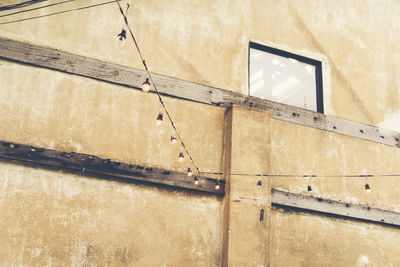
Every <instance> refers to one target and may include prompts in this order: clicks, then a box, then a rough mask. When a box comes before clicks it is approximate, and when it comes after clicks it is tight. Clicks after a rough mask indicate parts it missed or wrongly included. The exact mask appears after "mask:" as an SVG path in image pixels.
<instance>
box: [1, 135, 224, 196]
mask: <svg viewBox="0 0 400 267" xmlns="http://www.w3.org/2000/svg"><path fill="white" fill-rule="evenodd" d="M0 160H6V161H10V160H12V161H17V162H20V163H28V164H29V165H37V166H40V167H44V168H51V169H54V168H55V169H62V170H65V171H72V172H79V173H80V174H81V175H91V176H96V177H100V178H106V179H107V178H113V179H122V180H134V181H139V182H145V183H155V184H160V185H167V186H173V187H178V188H186V189H191V190H196V191H201V192H207V193H212V194H216V195H224V194H225V181H224V180H219V181H220V186H221V188H220V189H219V190H216V189H215V184H216V182H217V180H216V179H213V178H208V177H204V176H200V177H199V181H200V184H199V185H195V184H194V183H193V181H194V180H193V177H188V176H187V175H186V174H185V173H180V172H173V171H169V170H164V169H159V168H152V167H146V166H138V165H133V164H127V163H123V162H118V161H113V160H110V159H103V158H99V157H96V156H94V155H87V154H81V153H68V152H63V151H57V150H52V149H45V148H39V147H33V146H27V145H23V144H15V143H10V142H5V141H0Z"/></svg>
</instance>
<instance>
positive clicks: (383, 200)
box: [0, 0, 400, 266]
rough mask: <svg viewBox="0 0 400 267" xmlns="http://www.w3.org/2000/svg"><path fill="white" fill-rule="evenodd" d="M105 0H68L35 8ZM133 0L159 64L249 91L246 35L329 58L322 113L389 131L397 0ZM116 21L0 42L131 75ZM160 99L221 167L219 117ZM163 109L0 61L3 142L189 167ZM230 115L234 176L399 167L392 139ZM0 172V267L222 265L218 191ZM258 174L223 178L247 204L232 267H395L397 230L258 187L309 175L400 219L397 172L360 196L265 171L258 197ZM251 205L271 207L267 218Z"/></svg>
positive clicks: (205, 162)
mask: <svg viewBox="0 0 400 267" xmlns="http://www.w3.org/2000/svg"><path fill="white" fill-rule="evenodd" d="M5 2H7V3H8V2H9V3H14V2H15V1H5ZM83 2H84V3H83ZM99 2H101V1H99V0H96V1H95V0H91V1H79V2H78V1H75V2H71V3H69V4H65V5H59V6H57V7H52V8H49V9H42V10H39V11H35V12H32V13H30V14H29V16H33V15H44V14H46V13H48V12H56V11H60V10H63V9H66V8H75V7H79V6H83V5H84V4H95V3H99ZM128 2H129V3H130V4H131V8H130V10H129V20H130V23H131V25H132V26H133V29H134V32H135V34H136V36H137V39H138V41H139V44H140V45H141V48H142V51H143V54H144V56H145V58H146V61H147V64H148V66H149V67H150V69H151V70H152V71H154V72H156V73H160V74H164V75H168V76H172V77H176V78H179V79H183V80H188V81H191V82H196V83H201V84H206V85H211V86H215V87H219V88H222V89H226V90H232V91H235V92H241V93H247V90H248V88H247V64H248V63H247V60H248V59H247V52H248V42H249V40H257V41H260V42H262V43H265V44H271V45H274V46H276V47H281V48H285V49H288V50H290V51H297V52H299V53H302V54H304V55H306V56H310V57H313V58H317V59H320V60H322V61H323V64H324V74H323V75H324V87H325V96H324V97H325V99H324V100H325V103H326V111H327V113H329V114H331V115H335V116H338V117H342V118H346V119H351V120H355V121H359V122H363V123H367V124H372V125H378V124H379V125H381V126H383V127H387V128H392V129H398V128H396V127H398V125H397V124H393V122H395V121H396V120H397V119H398V117H397V116H396V114H397V112H398V110H400V94H399V84H400V80H399V79H400V78H399V76H398V75H396V73H398V72H399V70H400V60H399V57H400V51H399V48H398V47H399V46H398V43H399V41H400V40H399V38H400V34H399V31H400V29H399V27H398V25H400V24H399V22H400V21H399V17H398V16H396V14H398V13H399V11H400V4H399V3H398V2H396V1H372V0H371V1H306V0H305V1H227V0H225V1H224V0H220V1H202V2H196V1H189V0H188V1H186V0H184V1H181V0H180V1H149V0H148V1H128ZM124 4H125V2H124ZM42 5H44V4H42ZM27 16H28V15H17V16H15V17H12V18H23V17H27ZM10 18H11V17H8V18H7V19H6V18H0V23H1V22H3V21H7V20H8V19H10ZM122 26H123V23H122V19H121V17H120V14H119V11H118V9H117V6H116V4H112V5H107V6H101V7H96V8H93V9H89V10H82V11H77V12H73V13H67V14H63V15H57V16H54V17H48V18H42V19H37V20H33V21H30V22H21V23H14V24H9V25H0V36H2V37H8V38H12V39H15V40H22V41H26V42H30V43H33V44H37V45H41V46H50V47H54V48H58V49H61V50H64V51H68V52H71V53H75V54H79V55H84V56H88V57H92V58H97V59H101V60H105V61H108V62H114V63H118V64H122V65H126V66H130V67H134V68H141V64H140V60H139V58H138V55H137V53H136V51H135V50H134V49H133V47H132V41H131V40H128V43H127V44H126V45H125V46H123V47H119V46H117V45H116V43H115V37H116V34H117V33H118V32H119V31H120V30H121V28H122ZM165 101H166V105H167V107H168V108H169V110H170V112H171V115H172V116H173V118H174V119H175V122H176V125H177V128H178V129H179V132H180V133H181V135H182V137H183V139H184V140H185V143H186V145H187V147H188V149H189V151H190V152H191V153H192V154H193V158H194V159H195V160H196V162H197V163H198V165H199V166H200V168H201V170H203V171H221V170H222V168H223V166H222V164H223V162H222V161H223V157H222V155H223V135H224V111H225V110H224V109H222V108H217V107H212V106H206V105H202V104H197V103H191V102H186V101H182V100H178V99H172V98H165ZM160 110H161V108H160V106H159V104H158V102H157V99H156V97H155V96H154V95H152V94H145V93H143V92H140V91H136V90H127V89H126V88H123V87H120V86H115V85H110V84H106V83H102V82H99V81H95V80H90V79H87V78H83V77H77V76H72V75H68V74H63V73H58V72H54V71H50V70H45V69H38V68H34V67H30V66H24V65H20V64H16V63H11V62H7V61H3V60H2V61H0V139H1V140H8V141H12V142H20V143H25V144H31V145H36V146H41V147H46V148H52V149H58V150H63V151H74V152H81V153H87V154H95V155H98V156H101V157H105V158H112V159H115V160H121V161H125V162H129V163H135V164H141V165H149V166H157V167H161V168H165V169H171V170H177V171H184V170H185V168H187V165H182V164H179V163H178V161H177V155H178V153H179V149H178V147H177V146H171V145H170V144H169V142H168V139H169V136H170V135H171V129H170V128H169V127H167V126H166V125H163V126H161V127H157V125H156V124H155V118H156V116H157V114H158V112H159V111H160ZM236 114H237V115H236V116H235V117H234V118H233V119H234V129H235V132H234V134H235V135H234V138H235V140H236V142H235V143H234V144H233V145H234V146H235V148H236V150H235V149H233V153H235V154H234V155H236V159H235V160H236V161H235V162H236V164H235V165H234V166H233V168H232V171H234V172H239V171H240V172H245V171H246V172H247V173H257V172H269V173H275V174H302V175H303V174H371V173H372V174H376V173H397V174H399V173H400V167H399V166H400V164H399V159H400V157H399V156H400V151H399V149H397V148H394V147H390V146H385V145H381V144H377V143H373V142H369V141H364V140H359V139H355V138H351V137H346V136H342V135H337V134H333V133H328V132H324V131H320V130H315V129H311V128H307V127H303V126H298V125H294V124H291V123H287V122H282V121H277V120H273V119H269V117H268V115H267V114H266V113H259V112H254V111H249V110H246V109H243V110H242V109H239V111H237V113H236ZM393 114H394V115H393ZM249 122H251V123H249ZM258 123H259V124H261V125H262V127H261V126H259V125H258ZM255 133H257V134H256V135H255ZM255 136H257V137H255ZM263 136H265V138H263ZM245 142H246V146H244V145H242V144H244V143H245ZM245 147H247V148H248V149H247V150H246V149H245ZM0 174H1V175H0V189H1V197H0V216H1V218H2V220H0V227H1V228H2V229H6V230H5V231H2V232H1V233H0V248H1V249H0V253H1V254H0V258H1V260H3V261H2V262H1V260H0V263H2V264H5V265H6V263H11V264H14V265H23V264H24V265H27V266H29V265H35V264H36V265H37V266H42V265H46V264H48V265H74V266H75V265H80V264H81V265H85V264H94V265H98V266H103V265H106V264H110V265H112V264H115V265H116V266H118V265H121V264H130V265H134V266H162V264H165V265H166V266H218V265H219V264H220V260H221V253H222V252H221V251H222V247H223V244H222V243H223V242H222V231H223V230H222V229H223V226H222V221H223V218H222V217H223V212H222V208H223V201H222V199H221V198H216V197H213V196H210V195H202V194H192V193H189V192H186V191H180V190H172V189H161V188H158V187H153V186H149V185H138V184H134V183H133V184H123V183H119V182H116V181H104V180H99V179H94V178H91V179H89V178H86V177H81V176H79V175H72V174H66V173H61V172H54V171H45V170H42V169H32V168H28V167H23V166H20V165H16V164H10V163H1V164H0ZM258 179H259V177H246V178H244V177H236V178H235V180H233V182H235V183H236V187H234V189H235V190H236V191H233V192H232V194H236V195H233V196H232V197H237V198H236V200H237V199H240V197H245V198H246V199H247V200H246V201H242V202H240V201H239V202H235V203H234V204H232V208H233V209H235V207H236V209H235V210H233V211H232V214H231V216H232V220H233V221H232V227H233V226H234V227H233V228H232V229H231V230H232V235H233V237H232V239H230V242H231V243H232V246H233V247H232V246H231V249H232V251H233V252H231V253H236V255H237V258H233V261H232V266H234V265H233V264H234V263H237V265H236V266H245V265H246V263H247V264H248V266H254V265H255V264H259V265H262V264H268V263H270V264H271V266H287V265H293V266H296V265H298V266H321V265H323V264H325V265H329V263H332V265H333V266H354V265H356V264H360V266H363V265H362V264H368V263H370V264H373V265H376V266H388V265H390V264H394V265H395V263H397V264H398V261H399V259H398V258H396V256H397V255H396V251H397V250H396V248H397V247H399V245H400V244H399V241H398V240H399V238H398V237H399V232H398V230H397V229H393V228H390V227H382V226H377V225H371V224H366V223H360V222H354V221H340V220H337V219H332V218H325V217H318V216H314V215H309V214H299V213H287V212H285V211H281V210H275V209H272V210H271V209H269V205H268V201H269V200H268V195H267V193H266V192H267V191H268V189H269V187H270V186H271V187H275V188H279V189H283V190H287V191H291V192H296V193H303V194H310V193H308V192H306V190H307V185H308V184H310V185H312V187H313V191H312V194H313V195H315V196H320V197H324V198H330V199H335V200H341V201H346V202H350V203H358V204H368V205H370V206H373V207H377V208H381V209H388V210H393V211H397V212H400V206H399V205H398V203H399V197H398V194H397V188H399V186H400V182H399V180H398V179H395V178H388V177H386V178H368V183H370V184H371V187H372V189H373V190H372V192H371V193H370V194H368V195H367V194H365V191H364V189H363V186H364V184H365V182H366V181H365V179H364V178H324V179H320V178H319V179H318V178H309V179H307V178H306V179H305V178H276V177H275V178H270V179H267V178H266V177H264V178H262V179H263V185H264V186H265V187H263V188H262V190H263V191H257V190H259V188H258V187H256V183H257V180H258ZM242 184H243V187H242V186H241V185H242ZM253 198H255V200H254V199H253ZM260 208H265V210H266V213H265V217H266V220H265V221H263V222H262V223H259V221H258V220H259V218H258V216H259V209H260ZM235 231H237V232H235ZM336 233H338V234H340V235H341V236H337V235H336ZM249 237H252V238H250V239H249ZM253 237H254V238H253ZM246 243H248V244H249V245H248V246H246ZM258 244H262V246H258ZM377 246H378V247H379V251H377ZM246 249H255V250H253V251H251V252H247V251H246ZM265 250H267V251H265ZM240 252H241V253H240ZM239 254H240V255H239ZM234 255H235V254H234ZM246 257H247V258H246ZM135 263H136V264H135ZM251 263H254V264H251Z"/></svg>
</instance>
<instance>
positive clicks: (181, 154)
mask: <svg viewBox="0 0 400 267" xmlns="http://www.w3.org/2000/svg"><path fill="white" fill-rule="evenodd" d="M184 158H185V156H184V155H183V153H182V152H180V153H179V161H182V160H183V159H184Z"/></svg>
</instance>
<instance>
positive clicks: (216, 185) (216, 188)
mask: <svg viewBox="0 0 400 267" xmlns="http://www.w3.org/2000/svg"><path fill="white" fill-rule="evenodd" d="M220 188H221V186H220V185H219V181H217V183H216V184H215V190H219V189H220Z"/></svg>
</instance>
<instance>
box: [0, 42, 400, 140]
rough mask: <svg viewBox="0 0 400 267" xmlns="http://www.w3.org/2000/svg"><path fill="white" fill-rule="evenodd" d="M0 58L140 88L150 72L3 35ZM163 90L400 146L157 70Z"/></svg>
mask: <svg viewBox="0 0 400 267" xmlns="http://www.w3.org/2000/svg"><path fill="white" fill-rule="evenodd" d="M0 58H1V59H4V60H11V61H15V62H20V63H25V64H30V65H34V66H38V67H43V68H48V69H52V70H57V71H62V72H66V73H71V74H75V75H80V76H84V77H89V78H93V79H97V80H101V81H105V82H110V83H115V84H119V85H123V86H127V87H130V88H134V89H138V90H140V88H141V85H142V83H143V81H144V80H145V78H146V73H145V72H144V71H141V70H137V69H133V68H128V67H124V66H121V65H117V64H112V63H107V62H102V61H99V60H95V59H91V58H87V57H83V56H78V55H74V54H71V53H67V52H62V51H59V50H56V49H52V48H45V47H39V46H34V45H31V44H28V43H24V42H19V41H14V40H10V39H6V38H2V37H0ZM153 79H154V81H155V83H156V84H157V87H158V89H159V91H160V92H161V93H162V94H164V95H168V96H172V97H177V98H181V99H185V100H190V101H195V102H199V103H203V104H208V105H215V106H220V107H228V106H231V105H239V106H244V107H248V108H254V109H259V110H265V111H268V112H270V113H271V116H272V118H274V119H278V120H283V121H287V122H291V123H296V124H300V125H304V126H307V127H312V128H316V129H319V130H324V131H330V132H334V133H337V134H343V135H347V136H352V137H356V138H361V139H365V140H369V141H373V142H377V143H381V144H385V145H390V146H396V147H400V133H398V132H394V131H390V130H386V129H382V128H377V127H373V126H369V125H365V124H361V123H357V122H353V121H349V120H344V119H340V118H336V117H332V116H328V115H324V114H321V113H317V112H313V111H309V110H305V109H301V108H297V107H293V106H289V105H285V104H280V103H276V102H272V101H268V100H264V99H260V98H256V97H250V96H247V95H243V94H239V93H235V92H230V91H226V90H222V89H218V88H213V87H209V86H204V85H200V84H195V83H191V82H187V81H182V80H178V79H175V78H171V77H167V76H163V75H158V74H154V75H153Z"/></svg>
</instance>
